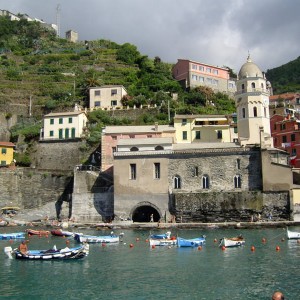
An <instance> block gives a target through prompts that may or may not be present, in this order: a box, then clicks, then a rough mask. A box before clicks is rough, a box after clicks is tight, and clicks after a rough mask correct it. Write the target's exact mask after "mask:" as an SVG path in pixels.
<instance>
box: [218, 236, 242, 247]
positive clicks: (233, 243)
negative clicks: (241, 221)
mask: <svg viewBox="0 0 300 300" xmlns="http://www.w3.org/2000/svg"><path fill="white" fill-rule="evenodd" d="M244 245H245V239H244V238H243V237H242V236H241V235H240V236H238V237H232V238H225V237H224V238H222V239H221V240H220V245H219V246H220V247H226V248H227V247H239V246H244Z"/></svg>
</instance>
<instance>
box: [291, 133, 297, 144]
mask: <svg viewBox="0 0 300 300" xmlns="http://www.w3.org/2000/svg"><path fill="white" fill-rule="evenodd" d="M295 141H296V135H295V133H292V134H291V142H295Z"/></svg>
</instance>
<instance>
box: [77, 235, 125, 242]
mask: <svg viewBox="0 0 300 300" xmlns="http://www.w3.org/2000/svg"><path fill="white" fill-rule="evenodd" d="M74 239H75V240H76V241H77V242H80V243H119V241H120V236H119V235H115V234H111V235H102V236H94V235H84V234H80V233H75V235H74Z"/></svg>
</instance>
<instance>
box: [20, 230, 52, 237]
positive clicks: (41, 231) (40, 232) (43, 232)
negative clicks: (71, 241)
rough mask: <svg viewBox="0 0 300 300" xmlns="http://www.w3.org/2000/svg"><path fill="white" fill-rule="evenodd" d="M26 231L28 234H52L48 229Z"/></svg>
mask: <svg viewBox="0 0 300 300" xmlns="http://www.w3.org/2000/svg"><path fill="white" fill-rule="evenodd" d="M26 232H27V234H28V235H43V236H46V235H49V234H51V232H50V231H47V230H34V229H26Z"/></svg>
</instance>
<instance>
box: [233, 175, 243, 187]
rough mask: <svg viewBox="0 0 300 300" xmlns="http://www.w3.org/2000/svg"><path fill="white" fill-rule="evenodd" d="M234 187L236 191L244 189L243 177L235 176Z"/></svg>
mask: <svg viewBox="0 0 300 300" xmlns="http://www.w3.org/2000/svg"><path fill="white" fill-rule="evenodd" d="M234 187H235V188H236V189H240V188H241V187H242V179H241V175H235V176H234Z"/></svg>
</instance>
